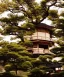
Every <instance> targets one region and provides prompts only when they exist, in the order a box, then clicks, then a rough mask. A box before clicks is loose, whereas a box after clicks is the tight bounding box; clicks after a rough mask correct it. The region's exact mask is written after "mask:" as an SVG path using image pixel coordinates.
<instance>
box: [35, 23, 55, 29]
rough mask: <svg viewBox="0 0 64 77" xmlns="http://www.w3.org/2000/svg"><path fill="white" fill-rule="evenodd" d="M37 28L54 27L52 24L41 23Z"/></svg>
mask: <svg viewBox="0 0 64 77" xmlns="http://www.w3.org/2000/svg"><path fill="white" fill-rule="evenodd" d="M36 27H37V28H44V29H48V30H51V29H52V28H54V27H53V26H52V25H47V24H45V23H40V24H38V25H36Z"/></svg>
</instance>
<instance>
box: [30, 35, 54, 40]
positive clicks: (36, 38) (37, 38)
mask: <svg viewBox="0 0 64 77" xmlns="http://www.w3.org/2000/svg"><path fill="white" fill-rule="evenodd" d="M30 40H47V41H53V40H52V38H50V37H44V36H31V37H30Z"/></svg>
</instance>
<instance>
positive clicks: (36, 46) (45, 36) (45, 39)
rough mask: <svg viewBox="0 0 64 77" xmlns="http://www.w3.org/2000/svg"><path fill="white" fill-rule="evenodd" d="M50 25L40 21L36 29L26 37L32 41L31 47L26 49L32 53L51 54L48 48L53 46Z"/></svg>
mask: <svg viewBox="0 0 64 77" xmlns="http://www.w3.org/2000/svg"><path fill="white" fill-rule="evenodd" d="M52 28H53V27H52V26H49V25H46V24H44V23H41V24H39V25H36V31H35V33H33V34H32V35H31V36H29V37H28V39H29V40H31V41H32V43H33V47H32V48H29V49H28V51H29V52H32V53H33V54H52V53H51V52H50V50H49V48H50V47H52V46H53V44H54V42H53V41H52Z"/></svg>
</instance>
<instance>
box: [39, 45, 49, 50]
mask: <svg viewBox="0 0 64 77" xmlns="http://www.w3.org/2000/svg"><path fill="white" fill-rule="evenodd" d="M39 48H44V49H48V45H41V44H40V45H39Z"/></svg>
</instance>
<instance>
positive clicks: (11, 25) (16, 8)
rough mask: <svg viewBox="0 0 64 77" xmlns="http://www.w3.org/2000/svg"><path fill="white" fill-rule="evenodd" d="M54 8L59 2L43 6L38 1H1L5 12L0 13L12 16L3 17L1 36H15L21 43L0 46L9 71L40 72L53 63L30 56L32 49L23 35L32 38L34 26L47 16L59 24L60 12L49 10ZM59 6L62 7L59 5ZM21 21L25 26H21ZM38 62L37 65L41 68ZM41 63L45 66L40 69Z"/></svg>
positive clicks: (45, 1) (44, 0)
mask: <svg viewBox="0 0 64 77" xmlns="http://www.w3.org/2000/svg"><path fill="white" fill-rule="evenodd" d="M1 1H2V0H1ZM49 3H50V4H49ZM53 5H54V6H56V7H57V0H42V1H41V3H40V4H38V3H37V2H35V0H12V2H9V1H7V0H4V1H3V2H2V4H1V7H0V8H2V10H0V13H3V12H4V11H9V12H10V14H8V17H2V18H0V21H1V23H2V25H1V26H2V28H3V29H2V31H1V34H2V35H14V36H15V37H16V38H18V39H20V41H18V42H16V43H6V42H4V43H3V44H2V43H1V44H0V46H1V47H2V49H0V55H1V61H3V65H4V66H5V69H6V71H9V70H12V69H13V70H14V69H15V70H16V73H17V70H18V69H21V70H24V71H25V70H28V69H29V70H30V71H31V69H34V68H36V67H38V68H40V70H41V69H44V68H45V67H46V63H49V64H50V62H51V61H50V62H48V61H47V57H45V56H44V57H39V58H40V59H41V60H39V61H37V60H36V59H34V58H32V54H30V53H29V54H28V52H27V47H28V46H32V43H31V42H30V41H28V40H27V39H26V38H24V36H26V35H31V34H32V33H33V32H34V31H35V27H36V26H37V25H38V24H40V23H41V22H42V21H44V20H45V19H46V18H47V17H48V18H49V19H51V20H52V21H54V20H55V21H54V23H55V24H56V21H57V19H58V15H57V11H51V10H50V7H51V6H53ZM4 7H5V8H4ZM58 7H61V6H60V5H58ZM19 13H20V15H19ZM19 22H25V23H23V24H21V25H20V26H19ZM16 38H15V39H16ZM3 48H4V49H3ZM24 51H26V52H24ZM3 56H4V58H3ZM32 60H33V61H32ZM44 61H45V62H44ZM40 62H41V64H40ZM43 62H44V63H43ZM36 63H38V66H37V65H36ZM42 64H44V65H43V67H41V66H42ZM28 65H29V66H30V67H29V66H28ZM14 66H15V67H14ZM10 67H12V68H10ZM45 69H46V68H45ZM39 72H40V71H39Z"/></svg>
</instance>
